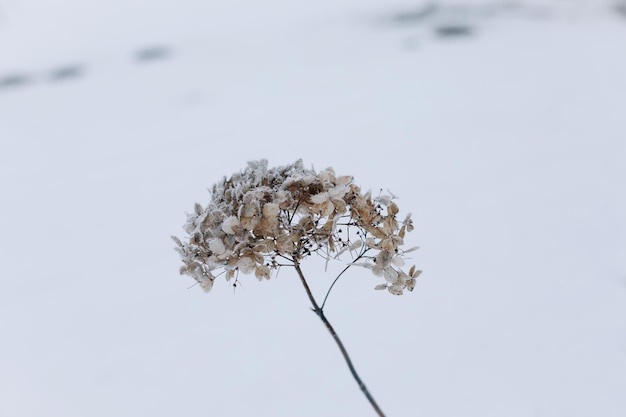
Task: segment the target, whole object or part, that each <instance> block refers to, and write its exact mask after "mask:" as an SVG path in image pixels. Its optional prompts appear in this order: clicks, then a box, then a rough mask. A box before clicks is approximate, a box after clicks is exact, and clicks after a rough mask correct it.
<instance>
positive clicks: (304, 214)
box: [172, 160, 421, 295]
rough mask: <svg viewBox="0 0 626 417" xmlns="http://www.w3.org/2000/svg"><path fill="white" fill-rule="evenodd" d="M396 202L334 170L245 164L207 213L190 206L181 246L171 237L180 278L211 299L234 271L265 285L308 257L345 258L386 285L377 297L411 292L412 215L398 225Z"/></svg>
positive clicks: (216, 190)
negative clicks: (407, 245)
mask: <svg viewBox="0 0 626 417" xmlns="http://www.w3.org/2000/svg"><path fill="white" fill-rule="evenodd" d="M394 199H395V196H393V195H379V196H378V197H374V198H372V196H371V193H370V192H366V193H365V194H362V193H361V189H360V188H359V187H357V186H356V185H354V183H353V178H352V177H350V176H336V175H335V172H334V170H333V169H332V168H327V169H325V170H323V171H321V172H319V173H318V172H316V171H315V170H313V169H306V168H304V166H303V163H302V161H301V160H298V161H296V162H295V163H294V164H291V165H286V166H282V167H277V168H268V167H267V161H266V160H261V161H256V162H249V163H248V166H247V168H246V169H245V170H243V171H242V172H239V173H235V174H234V175H233V176H232V177H230V178H226V177H224V178H223V179H222V181H220V182H219V183H217V184H216V185H214V186H213V188H212V190H211V201H210V202H209V204H208V205H207V206H206V207H202V206H201V205H200V204H196V205H195V209H194V211H193V213H191V214H188V217H187V223H186V224H185V226H184V229H185V231H186V232H187V233H188V235H189V238H188V239H186V241H185V242H183V241H181V240H180V239H178V238H176V237H172V238H173V239H174V241H175V242H176V244H177V250H178V252H179V253H180V255H181V257H182V261H183V266H182V267H181V269H180V272H181V274H185V275H190V276H191V277H193V278H194V279H195V280H196V281H197V282H198V283H199V284H200V286H201V287H202V289H204V290H205V291H209V290H210V289H211V288H212V286H213V282H214V281H215V278H216V276H217V275H219V274H222V273H223V274H224V275H225V277H226V279H227V280H231V279H232V278H233V277H235V276H236V274H237V273H238V272H239V271H240V272H243V273H252V272H254V274H255V275H256V277H257V278H258V279H260V280H261V279H269V278H270V276H271V273H272V271H273V270H275V269H276V268H278V267H279V266H280V265H281V264H282V263H283V262H287V263H292V264H293V263H294V262H300V261H301V260H302V259H304V258H306V257H308V256H311V255H313V254H318V255H320V256H322V257H323V258H325V259H326V260H327V261H328V260H330V259H338V258H339V256H340V255H342V254H344V253H346V252H347V253H350V254H352V256H353V263H354V264H355V265H360V266H363V267H365V268H368V269H370V270H371V271H372V272H373V273H374V274H375V275H376V276H380V277H382V278H384V280H385V282H384V283H382V284H380V285H377V286H376V289H387V290H388V291H389V292H390V293H391V294H396V295H400V294H402V292H403V290H404V289H407V290H409V291H412V290H413V288H414V287H415V279H416V278H417V276H418V275H419V274H420V272H421V271H419V270H416V269H415V266H413V267H411V268H410V269H409V271H408V273H407V272H404V271H403V270H402V269H401V267H402V266H403V265H404V255H405V254H406V253H407V252H409V251H411V250H412V249H409V250H403V249H401V246H402V244H403V241H404V235H405V233H406V232H410V231H411V230H413V224H412V221H411V217H410V215H407V216H406V217H405V218H404V220H403V221H400V222H399V221H398V219H397V214H398V212H399V209H398V206H397V205H396V203H395V202H394V201H393V200H394ZM216 272H217V273H218V274H217V275H216ZM235 280H236V278H235ZM235 282H236V281H235Z"/></svg>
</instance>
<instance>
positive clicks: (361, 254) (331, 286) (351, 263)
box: [320, 248, 369, 310]
mask: <svg viewBox="0 0 626 417" xmlns="http://www.w3.org/2000/svg"><path fill="white" fill-rule="evenodd" d="M368 250H369V248H366V249H365V250H364V251H363V252H361V253H360V254H359V256H357V257H356V258H355V259H354V260H353V261H352V262H350V263H349V264H348V265H347V266H346V267H345V268H344V269H343V271H341V272H340V273H339V275H337V278H335V280H334V281H333V283H332V284H330V288H328V291H327V292H326V296H325V297H324V301H322V306H321V307H320V310H324V306H325V305H326V300H328V296H329V295H330V291H331V290H332V289H333V287H334V286H335V284H336V283H337V281H338V280H339V278H340V277H341V276H342V275H343V273H344V272H346V271H347V270H348V268H350V267H351V266H352V265H354V264H355V263H356V262H357V261H358V260H359V259H361V258H362V257H363V255H364V254H365V252H367V251H368Z"/></svg>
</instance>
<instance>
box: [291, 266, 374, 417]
mask: <svg viewBox="0 0 626 417" xmlns="http://www.w3.org/2000/svg"><path fill="white" fill-rule="evenodd" d="M293 265H294V267H295V269H296V272H298V276H299V277H300V280H301V281H302V285H303V286H304V289H305V291H306V294H307V296H308V297H309V300H310V301H311V305H313V312H314V313H315V314H317V316H318V317H319V318H320V320H322V322H323V323H324V324H325V325H326V328H327V329H328V331H329V332H330V334H331V335H332V336H333V339H335V342H336V343H337V346H339V350H341V354H342V355H343V358H344V359H345V360H346V364H347V365H348V368H349V369H350V373H351V374H352V376H353V377H354V379H355V380H356V382H357V384H358V385H359V388H360V389H361V391H362V392H363V394H364V395H365V397H366V398H367V399H368V401H369V402H370V404H371V405H372V407H373V408H374V410H375V411H376V413H377V414H378V415H379V416H380V417H385V415H384V414H383V412H382V410H381V409H380V407H379V406H378V404H377V403H376V401H374V397H372V394H370V392H369V391H368V389H367V387H366V386H365V384H364V383H363V381H362V380H361V377H359V374H358V373H357V372H356V369H354V365H353V364H352V360H351V359H350V355H348V351H347V350H346V348H345V347H344V346H343V343H342V342H341V339H339V336H338V335H337V332H336V331H335V329H334V328H333V326H332V325H331V324H330V322H329V321H328V319H326V316H325V315H324V311H323V310H322V309H321V308H320V307H319V305H318V304H317V301H315V297H313V293H312V292H311V288H309V284H308V283H307V282H306V279H305V278H304V274H303V273H302V269H300V264H299V263H298V261H297V260H296V259H294V261H293Z"/></svg>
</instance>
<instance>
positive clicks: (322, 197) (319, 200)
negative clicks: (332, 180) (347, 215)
mask: <svg viewBox="0 0 626 417" xmlns="http://www.w3.org/2000/svg"><path fill="white" fill-rule="evenodd" d="M328 200H330V196H329V195H328V192H326V191H324V192H323V193H319V194H315V195H312V196H311V201H312V202H313V204H323V203H325V202H327V201H328Z"/></svg>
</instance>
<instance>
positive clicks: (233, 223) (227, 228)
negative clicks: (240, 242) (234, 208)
mask: <svg viewBox="0 0 626 417" xmlns="http://www.w3.org/2000/svg"><path fill="white" fill-rule="evenodd" d="M240 226H241V223H240V222H239V219H238V218H237V217H236V216H228V217H227V218H225V219H224V222H223V223H222V230H223V231H224V233H227V234H229V235H234V234H235V233H237V230H236V229H238V228H239V227H240Z"/></svg>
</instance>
